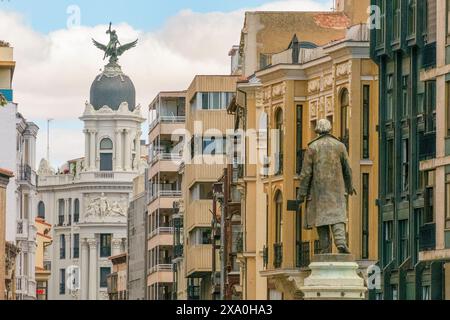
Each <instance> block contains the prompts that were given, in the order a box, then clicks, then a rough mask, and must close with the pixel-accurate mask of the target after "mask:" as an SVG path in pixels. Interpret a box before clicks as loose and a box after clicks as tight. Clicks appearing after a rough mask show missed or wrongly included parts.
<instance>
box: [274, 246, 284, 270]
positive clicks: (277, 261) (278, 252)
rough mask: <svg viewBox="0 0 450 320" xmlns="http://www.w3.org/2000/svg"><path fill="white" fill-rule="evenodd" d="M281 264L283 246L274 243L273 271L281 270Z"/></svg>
mask: <svg viewBox="0 0 450 320" xmlns="http://www.w3.org/2000/svg"><path fill="white" fill-rule="evenodd" d="M282 263H283V244H282V243H274V244H273V267H274V268H275V269H278V268H281V264H282Z"/></svg>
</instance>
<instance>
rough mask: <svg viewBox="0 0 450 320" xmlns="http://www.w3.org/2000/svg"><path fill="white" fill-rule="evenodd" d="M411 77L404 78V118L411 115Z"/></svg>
mask: <svg viewBox="0 0 450 320" xmlns="http://www.w3.org/2000/svg"><path fill="white" fill-rule="evenodd" d="M408 89H409V76H403V77H402V116H403V117H407V116H408V114H409V99H408V94H409V91H408Z"/></svg>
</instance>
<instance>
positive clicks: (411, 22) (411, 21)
mask: <svg viewBox="0 0 450 320" xmlns="http://www.w3.org/2000/svg"><path fill="white" fill-rule="evenodd" d="M416 8H417V3H416V0H408V35H409V36H413V35H414V34H415V33H416Z"/></svg>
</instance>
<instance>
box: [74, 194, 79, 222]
mask: <svg viewBox="0 0 450 320" xmlns="http://www.w3.org/2000/svg"><path fill="white" fill-rule="evenodd" d="M78 221H80V200H78V199H75V202H74V204H73V222H78Z"/></svg>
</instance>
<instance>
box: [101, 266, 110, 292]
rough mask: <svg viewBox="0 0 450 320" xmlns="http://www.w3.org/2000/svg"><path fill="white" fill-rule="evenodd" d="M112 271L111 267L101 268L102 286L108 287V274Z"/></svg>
mask: <svg viewBox="0 0 450 320" xmlns="http://www.w3.org/2000/svg"><path fill="white" fill-rule="evenodd" d="M110 273H111V268H110V267H101V268H100V288H106V287H108V275H109V274H110Z"/></svg>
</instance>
